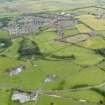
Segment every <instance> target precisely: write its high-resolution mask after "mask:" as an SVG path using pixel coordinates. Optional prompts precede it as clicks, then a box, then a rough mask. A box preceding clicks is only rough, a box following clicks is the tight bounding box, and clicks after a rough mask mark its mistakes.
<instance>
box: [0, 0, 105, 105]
mask: <svg viewBox="0 0 105 105" xmlns="http://www.w3.org/2000/svg"><path fill="white" fill-rule="evenodd" d="M94 2H95V0H87V1H86V0H81V1H80V0H78V1H77V0H51V1H49V0H45V1H43V2H40V1H30V2H29V1H26V2H24V0H23V1H22V2H20V0H19V1H12V2H8V3H4V5H3V6H6V5H9V6H11V5H12V6H13V7H11V9H10V8H9V7H8V9H9V10H8V12H7V10H6V9H7V8H3V7H1V10H0V13H1V16H17V15H19V14H21V13H28V12H29V13H30V12H32V13H33V12H36V11H37V12H40V11H59V10H61V11H66V10H67V12H68V13H69V12H77V11H78V12H79V13H80V16H78V17H75V18H77V19H78V20H79V23H78V24H77V25H76V26H74V27H72V28H70V29H69V28H68V29H65V30H64V34H65V36H64V37H65V38H66V40H68V43H65V42H60V41H55V39H57V38H59V36H57V34H56V32H55V30H56V29H55V28H49V29H48V30H44V31H41V32H40V33H38V34H37V35H36V34H35V33H33V34H30V35H26V36H24V38H27V40H29V41H33V42H36V43H37V45H38V47H39V49H40V51H41V53H42V54H43V55H44V57H43V56H42V57H40V58H32V59H19V52H18V50H19V48H20V46H21V44H20V42H21V41H22V39H23V38H22V37H16V38H14V39H12V44H11V46H9V47H8V48H6V49H5V48H2V49H0V51H1V52H0V94H1V95H0V105H104V103H105V60H104V59H105V57H104V56H102V55H101V54H99V53H96V52H95V49H100V48H105V23H104V22H103V21H104V19H103V20H102V19H97V18H96V17H95V15H92V14H93V13H96V11H97V8H95V7H91V8H92V9H90V8H88V7H86V8H81V5H82V7H83V6H87V3H88V5H93V4H94ZM10 4H11V5H10ZM36 4H37V5H36ZM74 4H75V5H74ZM84 4H85V5H84ZM18 6H19V7H20V8H17V7H18ZM14 7H16V8H15V9H16V11H15V10H14V11H12V10H13V9H14ZM74 7H77V8H76V9H73V8H74ZM71 8H72V9H73V10H72V9H71ZM20 11H21V12H20ZM88 12H89V13H90V14H87V13H88ZM15 13H16V14H15ZM3 14H4V15H3ZM91 31H95V32H96V33H97V34H96V35H95V36H89V35H88V34H87V33H89V32H91ZM87 36H88V37H87ZM9 37H10V36H9V33H8V32H6V31H4V30H3V29H0V38H9ZM74 42H75V43H74ZM54 56H56V57H55V58H54ZM62 56H63V57H74V58H73V59H72V58H70V59H61V58H60V57H62ZM57 57H58V58H57ZM21 64H23V65H25V67H26V69H25V70H24V71H22V72H21V73H20V74H19V75H16V76H12V77H11V76H9V74H8V73H7V70H8V69H11V68H15V67H17V66H19V65H21ZM34 65H37V66H34ZM48 75H56V76H57V79H56V80H54V81H51V82H49V83H45V79H46V78H47V76H48ZM14 89H21V90H25V91H32V90H38V89H41V91H40V92H39V94H38V99H37V101H36V102H26V103H24V104H20V103H19V102H13V101H11V93H12V92H13V90H14Z"/></svg>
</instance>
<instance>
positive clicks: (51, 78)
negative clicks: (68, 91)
mask: <svg viewBox="0 0 105 105" xmlns="http://www.w3.org/2000/svg"><path fill="white" fill-rule="evenodd" d="M56 79H57V76H56V75H55V74H53V75H48V76H47V78H46V79H45V80H44V82H45V83H49V82H53V81H55V80H56Z"/></svg>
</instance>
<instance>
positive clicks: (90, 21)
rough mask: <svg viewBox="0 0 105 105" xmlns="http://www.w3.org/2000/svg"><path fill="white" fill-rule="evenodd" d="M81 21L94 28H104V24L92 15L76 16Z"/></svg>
mask: <svg viewBox="0 0 105 105" xmlns="http://www.w3.org/2000/svg"><path fill="white" fill-rule="evenodd" d="M77 18H78V19H79V20H80V21H81V22H83V23H84V24H86V25H87V26H88V27H91V28H92V29H94V30H101V31H102V30H105V24H104V23H103V22H102V21H100V20H98V19H96V17H94V16H93V15H81V16H78V17H77Z"/></svg>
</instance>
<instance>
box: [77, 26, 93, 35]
mask: <svg viewBox="0 0 105 105" xmlns="http://www.w3.org/2000/svg"><path fill="white" fill-rule="evenodd" d="M76 28H77V29H78V31H79V32H80V33H89V32H91V29H89V28H88V27H86V26H85V25H83V24H78V25H76Z"/></svg>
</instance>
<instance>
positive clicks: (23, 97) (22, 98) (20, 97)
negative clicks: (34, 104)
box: [11, 91, 38, 103]
mask: <svg viewBox="0 0 105 105" xmlns="http://www.w3.org/2000/svg"><path fill="white" fill-rule="evenodd" d="M37 97H38V94H37V93H36V92H30V93H27V92H23V91H14V92H13V94H12V96H11V100H12V101H19V102H20V103H25V102H29V101H36V100H37Z"/></svg>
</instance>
